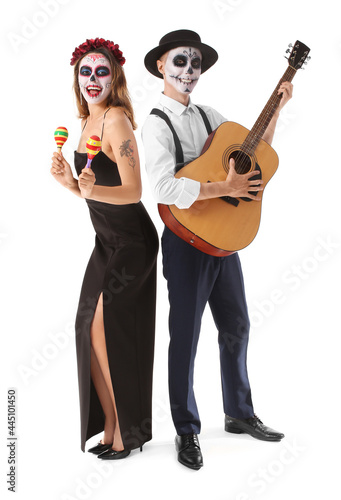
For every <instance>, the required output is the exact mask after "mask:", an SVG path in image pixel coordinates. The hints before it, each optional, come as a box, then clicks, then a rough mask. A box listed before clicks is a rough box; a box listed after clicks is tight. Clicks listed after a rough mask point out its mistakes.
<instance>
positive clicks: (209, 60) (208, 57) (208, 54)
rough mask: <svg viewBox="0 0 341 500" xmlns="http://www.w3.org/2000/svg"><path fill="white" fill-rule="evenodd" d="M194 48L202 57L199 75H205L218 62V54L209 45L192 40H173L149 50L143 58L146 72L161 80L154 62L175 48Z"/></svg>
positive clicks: (161, 76)
mask: <svg viewBox="0 0 341 500" xmlns="http://www.w3.org/2000/svg"><path fill="white" fill-rule="evenodd" d="M186 46H187V47H195V48H196V49H199V50H200V52H201V55H202V61H201V73H205V71H207V70H208V69H209V68H210V67H211V66H213V64H215V63H216V62H217V60H218V53H217V51H216V50H214V49H213V48H212V47H210V46H209V45H206V44H205V43H201V42H195V41H193V40H181V41H179V40H175V41H172V42H168V43H164V44H162V45H159V46H158V47H155V48H154V49H152V50H150V51H149V52H148V54H147V55H146V57H145V58H144V65H145V67H146V68H147V70H148V71H149V72H150V73H151V74H152V75H154V76H156V77H157V78H163V75H162V74H161V73H160V71H159V70H158V69H157V64H156V61H158V60H159V59H160V57H162V56H163V54H165V53H166V52H168V51H169V50H171V49H175V48H176V47H186Z"/></svg>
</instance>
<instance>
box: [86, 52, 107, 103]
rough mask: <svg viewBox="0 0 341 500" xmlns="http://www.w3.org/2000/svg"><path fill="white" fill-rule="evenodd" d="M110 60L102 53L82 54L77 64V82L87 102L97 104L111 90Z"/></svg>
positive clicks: (104, 98) (105, 97)
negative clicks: (82, 56) (78, 64)
mask: <svg viewBox="0 0 341 500" xmlns="http://www.w3.org/2000/svg"><path fill="white" fill-rule="evenodd" d="M111 80H112V75H111V69H110V62H109V60H108V59H107V58H106V57H105V56H104V55H103V54H99V53H98V54H97V53H90V54H87V55H86V56H84V58H83V59H82V61H81V63H80V66H79V74H78V83H79V87H80V90H81V93H82V95H83V96H84V98H85V100H86V101H87V103H88V104H99V103H101V102H102V101H104V100H106V99H107V98H108V96H109V94H110V92H111Z"/></svg>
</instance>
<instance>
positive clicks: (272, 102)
mask: <svg viewBox="0 0 341 500" xmlns="http://www.w3.org/2000/svg"><path fill="white" fill-rule="evenodd" d="M295 74H296V69H295V68H292V67H291V66H288V68H287V70H286V71H285V72H284V75H283V76H282V78H281V79H280V81H279V82H278V84H277V86H276V88H275V90H274V91H273V93H272V94H271V96H270V99H269V100H268V102H267V103H266V105H265V106H264V109H263V111H262V112H261V114H260V115H259V117H258V119H257V121H256V123H255V124H254V126H253V127H252V129H251V130H250V132H249V134H248V135H247V137H246V139H245V141H244V142H243V144H242V146H241V150H242V151H243V152H244V153H246V154H248V155H252V154H253V153H254V151H255V149H256V147H257V146H258V144H259V141H260V140H261V138H262V137H263V135H264V133H265V131H266V129H267V127H268V125H269V123H270V121H271V119H272V117H273V115H274V114H275V112H276V109H277V108H278V106H279V103H280V100H281V98H282V94H279V95H278V89H279V87H280V86H281V84H282V83H283V82H291V81H292V79H293V78H294V76H295Z"/></svg>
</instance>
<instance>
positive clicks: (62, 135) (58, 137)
mask: <svg viewBox="0 0 341 500" xmlns="http://www.w3.org/2000/svg"><path fill="white" fill-rule="evenodd" d="M68 136H69V133H68V131H67V128H65V127H58V128H57V129H56V131H55V133H54V140H55V141H56V143H57V149H58V153H60V152H61V150H62V147H63V145H64V143H65V142H66V141H67V138H68Z"/></svg>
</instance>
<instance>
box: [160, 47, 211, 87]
mask: <svg viewBox="0 0 341 500" xmlns="http://www.w3.org/2000/svg"><path fill="white" fill-rule="evenodd" d="M201 60H202V56H201V52H200V50H199V49H196V48H192V47H177V48H175V49H172V50H170V51H169V52H168V54H167V59H166V61H165V66H164V70H165V79H166V81H167V82H168V83H169V84H170V85H172V86H173V87H174V88H175V90H177V91H178V92H181V93H185V94H190V93H191V92H192V90H193V89H194V87H195V86H196V84H197V82H198V80H199V77H200V74H201Z"/></svg>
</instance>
